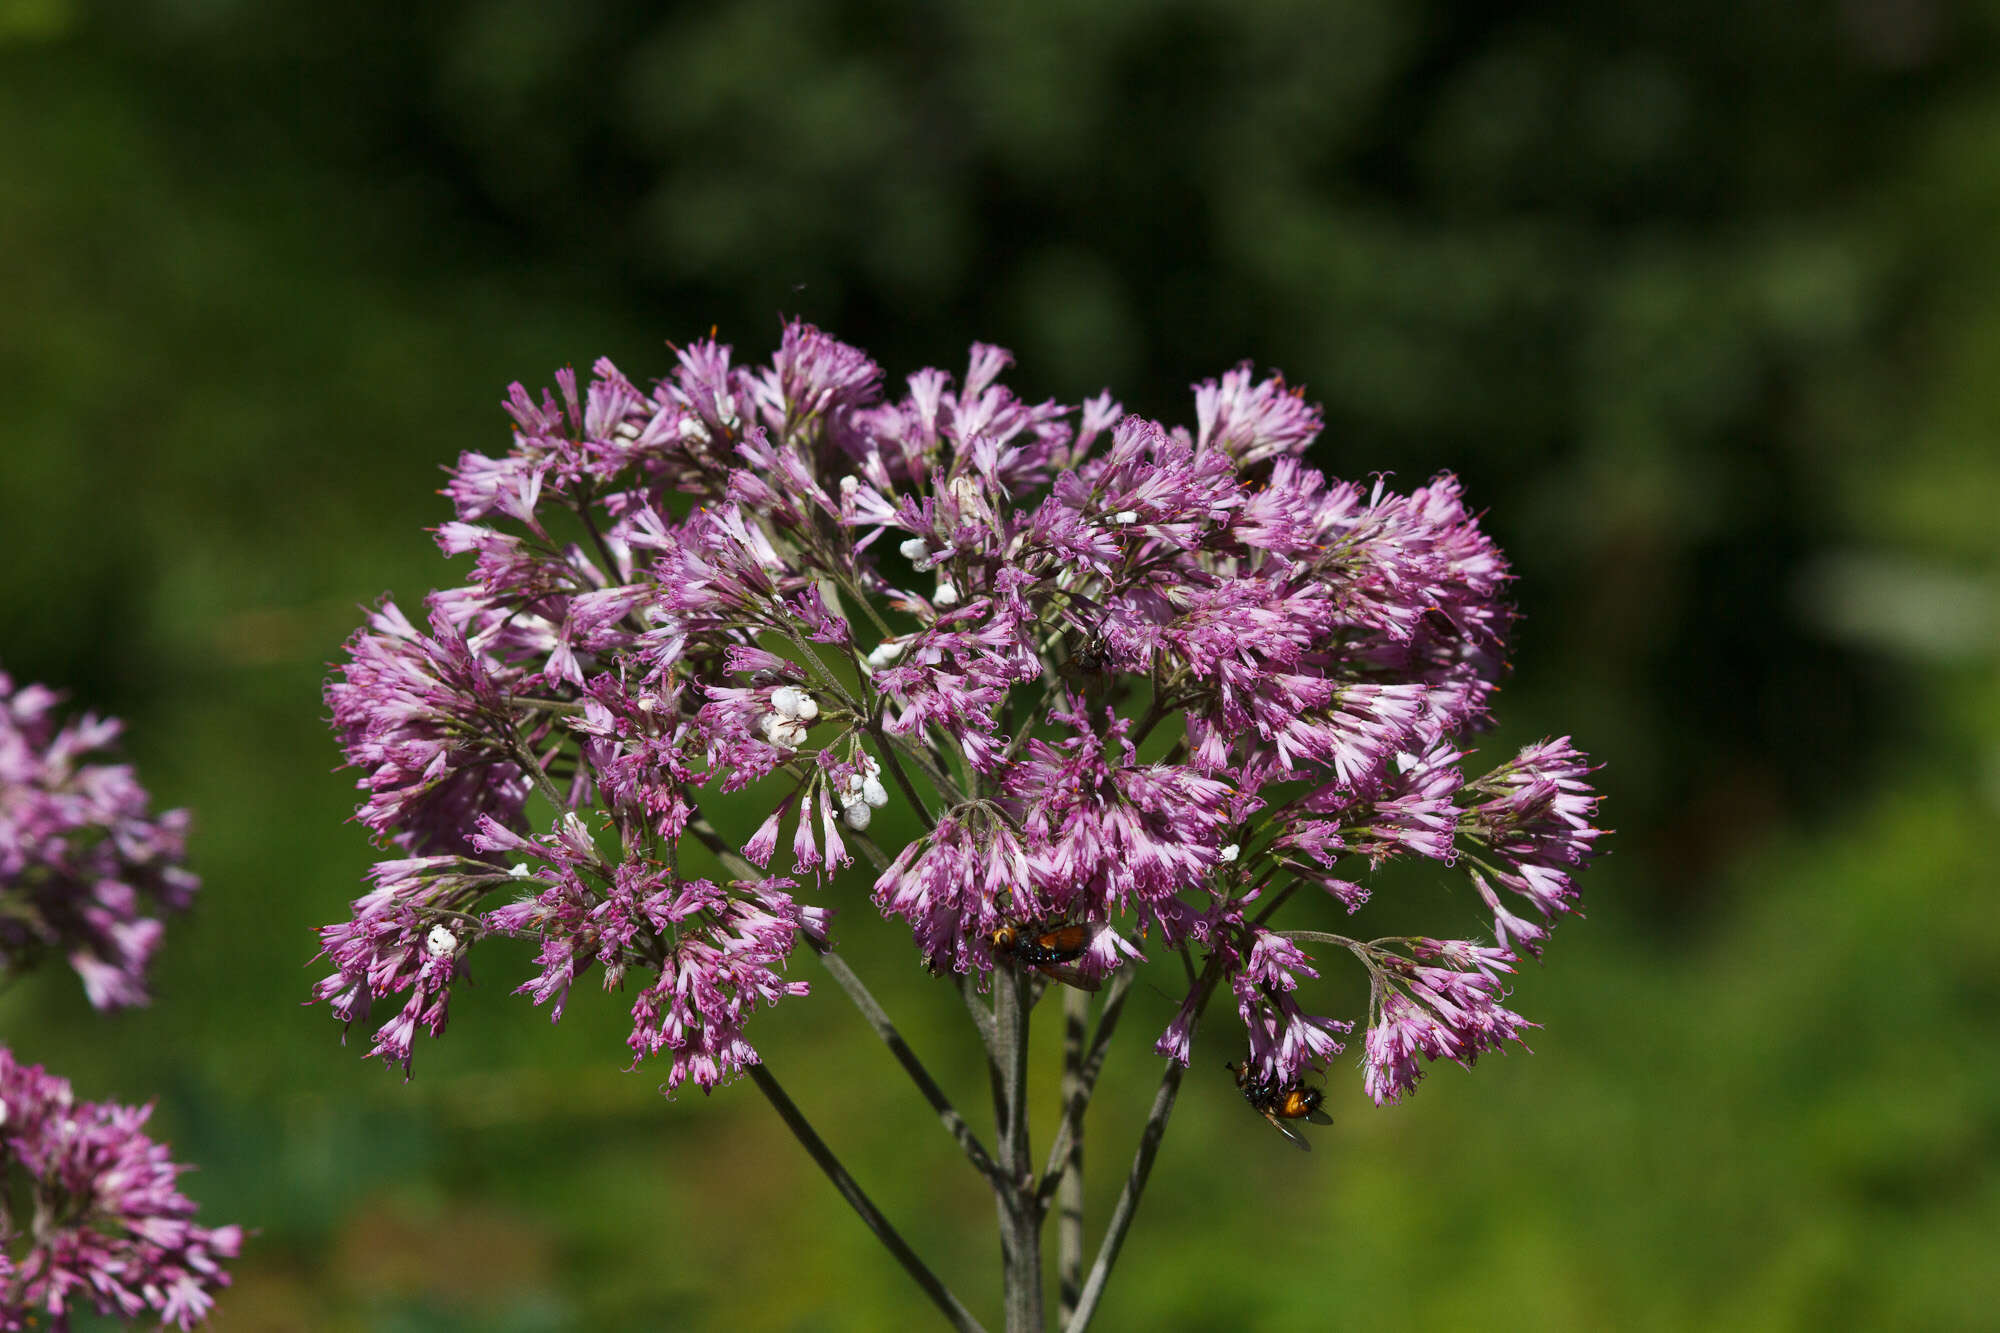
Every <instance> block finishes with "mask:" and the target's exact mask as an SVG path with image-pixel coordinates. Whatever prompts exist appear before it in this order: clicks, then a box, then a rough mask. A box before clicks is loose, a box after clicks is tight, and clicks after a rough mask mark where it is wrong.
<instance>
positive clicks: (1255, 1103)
mask: <svg viewBox="0 0 2000 1333" xmlns="http://www.w3.org/2000/svg"><path fill="white" fill-rule="evenodd" d="M1223 1068H1224V1069H1227V1070H1228V1071H1229V1072H1230V1073H1232V1074H1234V1075H1236V1086H1237V1087H1239V1088H1241V1089H1242V1090H1243V1100H1244V1101H1246V1102H1249V1103H1250V1107H1251V1109H1252V1110H1254V1111H1256V1112H1257V1114H1258V1115H1261V1116H1263V1117H1264V1118H1265V1119H1266V1120H1268V1121H1270V1122H1271V1125H1272V1127H1273V1128H1274V1129H1276V1130H1277V1131H1278V1132H1279V1133H1280V1134H1283V1135H1284V1136H1285V1137H1286V1138H1288V1139H1290V1140H1291V1141H1292V1142H1293V1143H1295V1144H1297V1145H1298V1149H1299V1151H1300V1152H1311V1151H1312V1144H1310V1143H1307V1142H1306V1136H1305V1135H1303V1134H1301V1133H1299V1132H1298V1130H1296V1129H1294V1128H1292V1126H1291V1125H1290V1124H1289V1123H1287V1122H1288V1121H1293V1120H1310V1121H1311V1122H1312V1123H1313V1124H1315V1125H1330V1124H1332V1123H1333V1117H1332V1116H1330V1115H1328V1114H1327V1113H1326V1112H1324V1111H1322V1110H1320V1109H1319V1104H1320V1102H1321V1101H1323V1100H1325V1098H1326V1091H1325V1089H1323V1088H1314V1087H1309V1086H1308V1085H1306V1084H1304V1083H1278V1082H1276V1081H1274V1080H1272V1079H1260V1078H1252V1077H1251V1076H1250V1066H1249V1065H1247V1064H1245V1065H1240V1066H1239V1065H1236V1064H1233V1063H1232V1064H1226V1065H1224V1066H1223Z"/></svg>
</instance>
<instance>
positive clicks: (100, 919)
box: [0, 672, 200, 1009]
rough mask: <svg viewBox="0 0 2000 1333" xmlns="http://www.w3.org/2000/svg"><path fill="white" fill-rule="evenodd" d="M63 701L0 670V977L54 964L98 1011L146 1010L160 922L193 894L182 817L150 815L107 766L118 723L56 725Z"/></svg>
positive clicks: (122, 774) (124, 774) (86, 719)
mask: <svg viewBox="0 0 2000 1333" xmlns="http://www.w3.org/2000/svg"><path fill="white" fill-rule="evenodd" d="M61 699H62V697H61V696H60V695H59V694H57V693H56V692H55V691H53V690H50V689H49V688H47V687H46V686H42V685H23V686H20V687H18V688H17V687H16V686H15V684H14V682H13V680H12V679H11V678H9V677H8V676H7V674H6V673H5V672H0V976H5V975H12V974H15V973H19V972H22V971H25V970H26V969H28V968H30V967H32V966H34V965H35V964H36V963H39V962H40V961H41V960H42V959H43V958H44V957H46V956H48V955H50V954H62V955H64V956H66V957H67V958H68V960H69V964H70V966H71V967H73V968H75V969H76V973H77V975H78V976H79V977H81V978H82V979H83V987H84V992H85V993H86V994H87V995H88V996H89V998H90V1002H91V1004H93V1005H95V1006H96V1007H97V1008H99V1009H112V1008H117V1007H119V1006H123V1005H135V1004H144V1003H146V1000H147V992H146V984H145V974H146V966H147V963H148V962H149V961H150V960H151V959H152V956H153V950H154V949H155V948H156V947H157V946H158V944H159V942H160V935H161V933H162V927H161V923H160V916H161V915H164V914H165V913H167V912H177V911H182V910H184V909H186V907H187V906H188V904H189V903H190V902H192V901H193V899H194V895H195V890H196V889H197V888H198V887H199V886H200V881H199V880H197V879H196V878H195V877H194V876H193V875H192V874H190V873H188V871H187V870H186V869H184V868H183V867H182V865H181V858H182V857H183V855H184V854H185V852H184V844H185V841H186V837H187V828H188V814H187V811H185V810H169V811H166V812H165V813H162V814H158V815H153V814H149V813H148V812H147V807H148V805H150V804H151V802H150V799H149V798H148V797H147V795H146V791H145V788H143V787H141V786H140V785H139V783H138V780H137V779H136V778H134V777H133V774H132V769H131V768H130V766H129V765H125V764H119V763H112V762H106V760H107V759H108V751H109V749H110V747H111V745H112V744H113V742H115V741H116V740H117V738H118V734H119V732H120V731H122V730H123V727H124V724H123V723H121V722H119V721H118V720H117V719H115V718H100V717H97V716H96V715H94V714H90V713H86V714H84V715H83V716H82V717H80V718H77V719H75V720H74V721H71V722H69V723H67V724H59V723H58V721H57V717H56V706H57V705H58V704H59V703H60V702H61Z"/></svg>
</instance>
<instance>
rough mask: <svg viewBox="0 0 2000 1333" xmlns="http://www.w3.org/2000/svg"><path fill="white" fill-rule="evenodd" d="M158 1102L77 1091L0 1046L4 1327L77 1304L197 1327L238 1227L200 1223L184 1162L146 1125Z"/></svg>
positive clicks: (222, 1276)
mask: <svg viewBox="0 0 2000 1333" xmlns="http://www.w3.org/2000/svg"><path fill="white" fill-rule="evenodd" d="M151 1114H152V1108H151V1107H150V1106H117V1105H114V1104H112V1103H110V1102H81V1103H79V1102H78V1101H76V1099H75V1097H74V1096H73V1095H72V1094H71V1092H70V1086H69V1082H68V1080H66V1079H60V1078H57V1077H55V1076H54V1075H53V1074H50V1073H48V1072H47V1071H45V1070H44V1069H43V1068H42V1067H41V1066H40V1065H23V1064H21V1063H19V1062H18V1061H16V1060H15V1058H14V1054H13V1052H12V1051H9V1050H6V1049H5V1048H0V1173H4V1176H5V1181H4V1183H5V1186H6V1188H5V1190H4V1192H0V1329H4V1330H15V1329H26V1328H35V1327H40V1326H43V1325H41V1324H40V1322H39V1316H40V1315H41V1314H46V1315H47V1316H48V1323H47V1325H46V1327H50V1328H54V1329H56V1330H62V1329H66V1328H68V1327H69V1317H70V1314H71V1312H72V1311H74V1310H77V1309H90V1310H95V1311H96V1312H97V1313H98V1314H102V1315H112V1316H115V1317H118V1318H122V1319H134V1318H138V1317H139V1316H141V1315H144V1314H147V1313H148V1312H151V1313H152V1314H154V1315H156V1316H157V1317H158V1318H159V1319H160V1321H161V1322H162V1323H163V1324H167V1323H171V1324H178V1325H179V1326H180V1327H181V1328H183V1329H187V1328H192V1327H194V1326H195V1325H196V1324H198V1323H200V1322H201V1321H202V1320H203V1319H204V1318H206V1317H207V1315H208V1312H209V1309H210V1308H211V1307H212V1306H213V1305H214V1301H215V1298H214V1293H215V1292H216V1291H217V1290H218V1289H220V1288H222V1287H226V1286H228V1285H229V1275H228V1274H227V1273H226V1272H224V1271H223V1270H222V1268H221V1267H220V1264H219V1261H220V1260H223V1259H232V1258H234V1257H235V1256H236V1252H237V1250H238V1249H239V1248H240V1247H241V1245H242V1242H243V1231H242V1228H240V1227H235V1226H226V1227H201V1226H196V1225H195V1224H194V1220H193V1219H194V1214H195V1205H194V1204H193V1203H192V1202H190V1201H189V1200H188V1199H187V1198H186V1197H185V1196H183V1195H182V1194H181V1193H180V1191H179V1190H177V1189H176V1188H175V1187H174V1181H175V1179H176V1177H178V1176H179V1175H180V1173H181V1172H182V1171H183V1170H185V1169H186V1168H184V1167H181V1166H177V1165H175V1164H174V1163H173V1162H172V1161H170V1160H168V1157H167V1148H166V1145H164V1144H160V1143H155V1142H154V1141H153V1140H152V1139H150V1138H148V1137H147V1136H146V1135H145V1134H144V1133H142V1132H141V1131H142V1130H143V1129H144V1127H145V1124H146V1119H147V1117H148V1116H149V1115H151Z"/></svg>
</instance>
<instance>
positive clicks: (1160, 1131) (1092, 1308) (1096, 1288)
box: [1063, 955, 1222, 1333]
mask: <svg viewBox="0 0 2000 1333" xmlns="http://www.w3.org/2000/svg"><path fill="white" fill-rule="evenodd" d="M1220 962H1221V959H1220V957H1219V956H1216V955H1211V956H1210V958H1209V961H1208V966H1207V968H1205V969H1204V970H1203V972H1202V977H1201V994H1200V995H1199V996H1198V997H1197V999H1196V1001H1195V1010H1194V1013H1193V1014H1192V1015H1191V1016H1190V1017H1189V1019H1188V1041H1189V1042H1190V1044H1191V1043H1192V1042H1193V1040H1194V1030H1195V1028H1196V1027H1198V1026H1200V1023H1201V1012H1202V1010H1203V1009H1205V1008H1206V1007H1207V1006H1208V997H1209V996H1210V995H1211V994H1212V993H1213V992H1214V990H1215V983H1216V980H1217V978H1219V977H1220V976H1221V975H1222V972H1221V968H1220V966H1219V964H1220ZM1186 1073H1187V1066H1186V1065H1183V1064H1182V1063H1180V1061H1178V1060H1172V1059H1170V1060H1168V1061H1167V1069H1166V1072H1165V1073H1164V1074H1162V1075H1161V1076H1160V1087H1159V1090H1158V1091H1157V1092H1155V1093H1154V1094H1153V1109H1152V1110H1151V1112H1149V1113H1148V1114H1147V1116H1146V1125H1145V1128H1144V1129H1142V1130H1141V1131H1140V1132H1139V1149H1138V1151H1137V1152H1135V1153H1134V1154H1133V1155H1132V1169H1131V1170H1130V1171H1129V1172H1128V1173H1127V1174H1126V1176H1125V1188H1124V1189H1123V1190H1121V1191H1120V1192H1119V1195H1118V1202H1117V1203H1116V1204H1115V1205H1114V1206H1113V1207H1112V1210H1111V1221H1110V1222H1109V1223H1108V1224H1107V1225H1106V1227H1105V1230H1104V1240H1103V1242H1102V1243H1101V1244H1099V1245H1098V1247H1097V1260H1096V1262H1095V1263H1093V1264H1091V1266H1090V1276H1089V1278H1087V1279H1086V1280H1085V1281H1084V1284H1083V1291H1082V1293H1081V1294H1080V1295H1079V1296H1078V1297H1077V1302H1076V1313H1075V1314H1073V1315H1071V1316H1070V1320H1069V1322H1068V1323H1067V1324H1065V1325H1064V1326H1063V1328H1064V1330H1065V1333H1083V1330H1084V1329H1086V1328H1088V1327H1089V1326H1090V1319H1091V1316H1092V1315H1094V1314H1096V1313H1097V1303H1098V1301H1100V1300H1102V1299H1103V1297H1104V1284H1105V1283H1106V1282H1107V1281H1109V1280H1110V1278H1111V1266H1112V1265H1113V1264H1115V1263H1117V1262H1118V1251H1119V1250H1120V1249H1122V1248H1123V1247H1124V1244H1125V1233H1126V1232H1127V1231H1130V1230H1131V1229H1132V1219H1133V1218H1134V1217H1135V1216H1136V1215H1137V1214H1138V1211H1139V1196H1140V1195H1142V1194H1144V1193H1145V1192H1146V1178H1147V1177H1148V1176H1149V1175H1151V1174H1152V1171H1153V1159H1154V1158H1155V1157H1157V1156H1158V1155H1159V1152H1160V1140H1161V1139H1162V1138H1164V1137H1166V1133H1167V1120H1168V1118H1169V1117H1170V1116H1172V1115H1173V1113H1174V1099H1175V1098H1176V1097H1178V1096H1179V1095H1180V1090H1181V1078H1182V1077H1183V1076H1184V1075H1185V1074H1186Z"/></svg>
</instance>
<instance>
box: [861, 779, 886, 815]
mask: <svg viewBox="0 0 2000 1333" xmlns="http://www.w3.org/2000/svg"><path fill="white" fill-rule="evenodd" d="M861 799H862V800H864V801H866V802H867V803H868V804H869V805H872V806H874V807H875V808H876V809H877V810H880V809H881V808H882V807H883V806H885V805H887V804H889V790H888V788H886V787H884V786H883V785H882V780H881V779H880V778H872V777H871V778H864V779H863V780H862V782H861Z"/></svg>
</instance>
